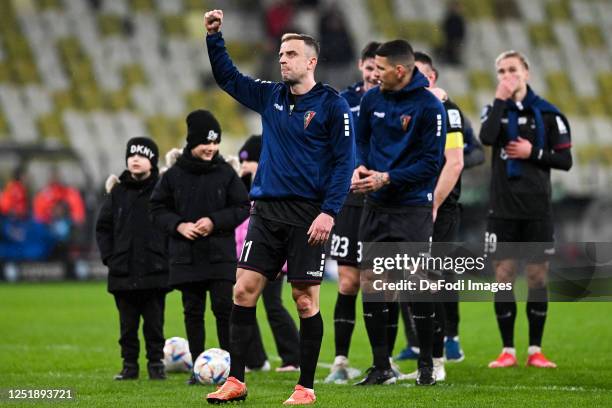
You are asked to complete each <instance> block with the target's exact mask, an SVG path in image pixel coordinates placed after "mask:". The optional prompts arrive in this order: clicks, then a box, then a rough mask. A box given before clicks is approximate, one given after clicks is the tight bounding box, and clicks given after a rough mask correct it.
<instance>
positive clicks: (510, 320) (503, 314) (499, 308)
mask: <svg viewBox="0 0 612 408" xmlns="http://www.w3.org/2000/svg"><path fill="white" fill-rule="evenodd" d="M494 299H495V303H494V305H495V316H496V317H497V325H498V326H499V331H500V333H501V337H502V342H503V344H504V347H514V321H515V320H516V300H515V298H514V292H513V291H499V292H495V296H494Z"/></svg>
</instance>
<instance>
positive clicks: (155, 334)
mask: <svg viewBox="0 0 612 408" xmlns="http://www.w3.org/2000/svg"><path fill="white" fill-rule="evenodd" d="M113 295H114V296H115V304H116V305H117V310H119V323H120V337H119V345H120V346H121V358H123V361H124V363H128V364H137V363H138V354H139V352H140V342H139V340H138V327H139V325H140V317H141V316H142V320H143V325H142V331H143V333H144V339H145V346H146V350H147V360H149V362H151V363H158V362H160V361H161V360H162V359H163V358H164V342H165V339H164V308H165V305H166V291H161V290H130V291H127V290H126V291H117V292H114V293H113Z"/></svg>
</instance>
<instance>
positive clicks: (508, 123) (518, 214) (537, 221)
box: [480, 51, 572, 368]
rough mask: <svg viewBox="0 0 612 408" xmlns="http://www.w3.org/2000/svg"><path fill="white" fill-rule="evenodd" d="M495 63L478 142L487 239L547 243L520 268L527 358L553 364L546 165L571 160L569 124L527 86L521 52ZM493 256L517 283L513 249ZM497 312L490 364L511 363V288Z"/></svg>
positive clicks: (499, 298) (498, 272)
mask: <svg viewBox="0 0 612 408" xmlns="http://www.w3.org/2000/svg"><path fill="white" fill-rule="evenodd" d="M495 68H496V70H497V80H498V85H497V90H496V92H495V100H494V101H493V104H492V105H488V106H487V107H485V109H484V111H483V114H482V118H481V121H482V127H481V129H480V139H481V141H482V143H483V144H484V145H487V146H492V148H493V154H492V162H491V171H492V177H491V192H490V195H489V196H490V203H489V219H488V225H487V232H486V235H485V241H486V242H489V243H500V242H540V243H549V244H547V245H546V248H545V249H542V252H541V253H539V254H536V256H535V257H534V258H532V259H529V260H527V263H526V267H525V269H526V275H527V284H528V287H529V289H528V298H527V319H528V321H529V348H528V353H529V358H528V360H527V365H529V366H533V367H547V368H553V367H556V364H555V363H553V362H552V361H550V360H548V359H547V358H546V357H545V356H544V354H542V350H541V344H542V335H543V333H544V323H545V321H546V315H547V311H548V291H547V286H546V276H547V273H548V268H549V262H548V254H550V253H551V251H554V242H553V241H554V236H553V223H552V209H551V184H550V171H551V169H560V170H566V171H567V170H569V169H570V168H571V166H572V155H571V152H570V147H571V138H570V128H569V123H568V121H567V119H566V118H565V116H564V115H563V114H562V113H561V112H560V111H559V110H558V109H557V108H556V107H555V106H554V105H552V104H550V103H549V102H548V101H546V100H544V99H542V98H540V97H539V96H538V95H537V94H535V93H534V91H533V90H532V89H531V87H530V86H529V85H528V80H529V68H530V67H529V62H528V61H527V58H525V56H524V55H523V54H521V53H520V52H517V51H506V52H504V53H502V54H501V55H499V56H498V57H497V59H496V60H495ZM498 252H499V247H498ZM492 255H493V256H494V257H495V261H494V263H493V267H494V268H495V278H496V280H497V282H505V283H511V282H514V280H515V279H516V274H517V272H518V271H517V269H518V260H517V259H512V254H503V253H493V254H492ZM495 314H496V316H497V324H498V326H499V330H500V332H501V336H502V342H503V349H502V352H501V354H500V355H499V357H498V358H497V359H496V360H494V361H492V362H491V363H490V364H489V367H491V368H499V367H511V366H514V365H516V364H517V361H516V350H515V348H514V321H515V320H516V300H515V298H514V292H513V291H499V292H496V293H495Z"/></svg>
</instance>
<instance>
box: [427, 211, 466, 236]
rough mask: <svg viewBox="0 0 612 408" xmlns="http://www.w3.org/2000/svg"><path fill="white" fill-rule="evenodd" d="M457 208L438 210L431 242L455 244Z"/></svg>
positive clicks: (457, 226)
mask: <svg viewBox="0 0 612 408" xmlns="http://www.w3.org/2000/svg"><path fill="white" fill-rule="evenodd" d="M459 217H460V213H459V208H453V209H439V210H438V214H437V216H436V222H435V223H434V229H433V242H456V241H457V238H458V234H459Z"/></svg>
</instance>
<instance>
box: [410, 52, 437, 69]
mask: <svg viewBox="0 0 612 408" xmlns="http://www.w3.org/2000/svg"><path fill="white" fill-rule="evenodd" d="M414 61H415V62H420V63H421V64H426V65H429V66H430V67H432V68H433V66H434V65H433V60H432V59H431V57H430V56H429V55H427V54H425V53H424V52H422V51H415V52H414Z"/></svg>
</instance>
